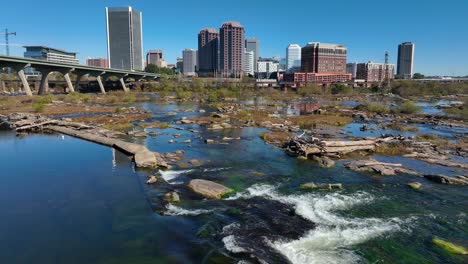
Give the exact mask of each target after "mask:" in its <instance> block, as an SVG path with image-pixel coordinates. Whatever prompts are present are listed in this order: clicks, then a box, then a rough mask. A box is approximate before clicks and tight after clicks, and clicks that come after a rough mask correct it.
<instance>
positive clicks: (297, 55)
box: [286, 44, 301, 72]
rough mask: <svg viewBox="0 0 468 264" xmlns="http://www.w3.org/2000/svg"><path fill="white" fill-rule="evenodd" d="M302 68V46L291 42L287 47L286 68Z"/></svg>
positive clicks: (294, 69)
mask: <svg viewBox="0 0 468 264" xmlns="http://www.w3.org/2000/svg"><path fill="white" fill-rule="evenodd" d="M300 68H301V46H299V45H297V44H290V45H289V46H288V47H287V48H286V70H287V71H288V72H295V71H296V70H297V71H298V70H300Z"/></svg>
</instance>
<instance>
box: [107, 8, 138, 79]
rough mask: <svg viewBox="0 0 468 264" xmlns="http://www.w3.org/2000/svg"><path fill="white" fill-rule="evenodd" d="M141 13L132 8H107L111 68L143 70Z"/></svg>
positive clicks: (108, 50) (108, 55)
mask: <svg viewBox="0 0 468 264" xmlns="http://www.w3.org/2000/svg"><path fill="white" fill-rule="evenodd" d="M141 21H142V20H141V12H140V11H138V10H136V9H133V8H132V7H106V25H107V57H108V59H109V66H110V68H115V69H126V70H135V71H142V70H143V33H142V22H141Z"/></svg>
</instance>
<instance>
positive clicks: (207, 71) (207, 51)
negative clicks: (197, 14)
mask: <svg viewBox="0 0 468 264" xmlns="http://www.w3.org/2000/svg"><path fill="white" fill-rule="evenodd" d="M218 43H219V32H218V31H217V30H216V29H213V28H205V29H202V30H201V31H200V33H198V71H199V72H200V73H201V74H202V75H213V76H214V75H215V73H216V71H217V70H218Z"/></svg>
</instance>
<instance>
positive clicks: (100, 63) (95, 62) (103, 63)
mask: <svg viewBox="0 0 468 264" xmlns="http://www.w3.org/2000/svg"><path fill="white" fill-rule="evenodd" d="M86 65H88V66H93V67H101V68H109V62H108V60H107V59H104V58H99V59H91V58H90V59H86Z"/></svg>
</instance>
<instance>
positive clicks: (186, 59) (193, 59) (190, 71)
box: [182, 49, 197, 76]
mask: <svg viewBox="0 0 468 264" xmlns="http://www.w3.org/2000/svg"><path fill="white" fill-rule="evenodd" d="M182 59H183V73H184V75H188V76H193V75H195V72H196V67H197V51H196V50H193V49H185V50H184V51H182Z"/></svg>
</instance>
